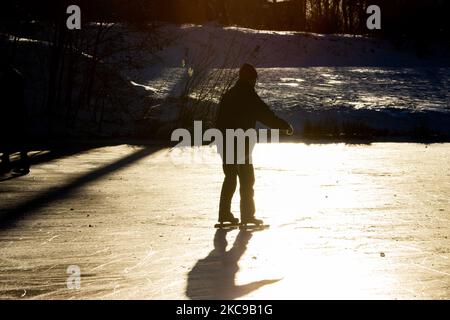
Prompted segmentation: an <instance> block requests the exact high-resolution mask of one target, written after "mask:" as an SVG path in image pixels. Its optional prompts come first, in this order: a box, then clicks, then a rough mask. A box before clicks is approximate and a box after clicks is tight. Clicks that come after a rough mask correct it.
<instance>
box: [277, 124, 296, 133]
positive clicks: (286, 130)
mask: <svg viewBox="0 0 450 320" xmlns="http://www.w3.org/2000/svg"><path fill="white" fill-rule="evenodd" d="M288 126H289V127H288V128H287V129H284V130H280V133H281V134H285V135H287V136H292V135H293V134H294V128H292V125H290V124H288Z"/></svg>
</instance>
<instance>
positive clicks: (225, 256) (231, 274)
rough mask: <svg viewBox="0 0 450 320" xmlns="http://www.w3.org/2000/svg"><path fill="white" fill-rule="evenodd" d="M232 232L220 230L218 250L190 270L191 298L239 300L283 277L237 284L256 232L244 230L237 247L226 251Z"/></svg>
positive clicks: (188, 287) (238, 238)
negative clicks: (242, 260) (237, 276)
mask: <svg viewBox="0 0 450 320" xmlns="http://www.w3.org/2000/svg"><path fill="white" fill-rule="evenodd" d="M229 231H230V230H221V229H219V230H217V231H216V234H215V236H214V249H213V250H212V251H211V252H210V253H209V254H208V256H207V257H206V258H204V259H201V260H199V261H198V262H197V263H196V264H195V266H194V267H193V268H192V270H191V271H190V272H189V273H188V282H187V287H186V295H187V296H188V297H189V298H190V299H215V300H222V299H225V300H231V299H236V298H239V297H242V296H244V295H247V294H249V293H250V292H252V291H255V290H257V289H259V288H261V287H263V286H265V285H268V284H272V283H275V282H277V281H279V280H280V279H271V280H260V281H255V282H251V283H247V284H244V285H236V283H235V277H236V274H237V272H238V271H239V266H238V263H239V260H240V259H241V257H242V255H243V254H244V253H245V251H246V249H247V244H248V243H249V241H250V239H251V238H252V233H251V232H250V231H240V232H239V234H238V235H237V237H236V240H235V241H234V244H233V247H232V248H231V249H230V250H229V251H226V248H227V244H228V242H227V239H226V236H227V233H228V232H229Z"/></svg>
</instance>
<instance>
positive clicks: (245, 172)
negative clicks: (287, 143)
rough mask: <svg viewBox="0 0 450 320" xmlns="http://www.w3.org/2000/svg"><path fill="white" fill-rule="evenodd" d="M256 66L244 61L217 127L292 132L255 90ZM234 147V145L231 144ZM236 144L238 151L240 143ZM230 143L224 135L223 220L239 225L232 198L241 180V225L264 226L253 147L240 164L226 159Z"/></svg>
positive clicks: (224, 132) (224, 131)
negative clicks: (261, 126) (258, 212)
mask: <svg viewBox="0 0 450 320" xmlns="http://www.w3.org/2000/svg"><path fill="white" fill-rule="evenodd" d="M257 78H258V74H257V71H256V69H255V68H254V67H253V66H252V65H249V64H244V65H243V66H242V67H241V69H240V70H239V79H238V81H237V82H236V84H235V85H234V86H233V87H232V88H231V89H230V90H229V91H228V92H226V93H225V94H224V96H223V97H222V100H221V102H220V105H219V110H218V115H217V119H216V127H217V129H219V130H220V131H221V132H222V135H223V136H224V137H225V136H226V129H235V130H236V129H243V130H244V131H246V130H248V129H255V126H256V122H257V121H259V122H261V123H263V124H264V125H266V126H268V127H270V128H273V129H280V130H283V131H285V132H286V133H288V134H292V132H293V129H292V126H291V125H290V124H289V123H287V122H286V121H284V120H282V119H280V118H278V117H277V116H276V115H275V114H274V113H273V112H272V111H271V110H270V108H269V106H268V105H267V104H266V103H264V102H263V101H262V100H261V98H260V97H259V96H258V94H257V93H256V92H255V85H256V79H257ZM228 147H230V146H228ZM233 147H234V150H235V151H236V145H234V146H231V148H233ZM226 150H229V149H227V143H226V139H225V138H224V144H223V153H222V154H221V155H222V168H223V172H224V174H225V178H224V181H223V185H222V191H221V194H220V205H219V223H225V222H228V223H231V224H238V223H239V220H238V219H237V218H235V217H234V215H233V214H232V213H231V200H232V198H233V194H234V192H235V190H236V186H237V179H238V178H239V185H240V196H241V201H240V211H241V224H243V225H245V224H255V225H262V224H263V221H262V220H259V219H256V218H255V202H254V199H253V197H254V191H253V185H254V183H255V174H254V169H253V164H252V163H251V161H249V159H250V158H251V152H252V146H246V148H245V163H244V164H239V163H238V162H237V161H236V152H235V153H234V158H235V160H234V161H233V162H232V163H229V161H226V158H227V157H226Z"/></svg>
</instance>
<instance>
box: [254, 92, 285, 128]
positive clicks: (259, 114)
mask: <svg viewBox="0 0 450 320" xmlns="http://www.w3.org/2000/svg"><path fill="white" fill-rule="evenodd" d="M253 100H254V101H255V109H256V118H257V120H258V121H259V122H261V123H263V124H264V125H266V126H268V127H270V128H272V129H280V130H292V127H291V125H290V124H289V123H288V122H286V121H285V120H283V119H281V118H279V117H277V116H276V115H275V113H274V112H273V111H272V110H270V107H269V106H268V105H267V104H266V103H265V102H264V101H262V99H261V98H260V97H259V96H258V95H257V94H256V92H255V93H254V97H253Z"/></svg>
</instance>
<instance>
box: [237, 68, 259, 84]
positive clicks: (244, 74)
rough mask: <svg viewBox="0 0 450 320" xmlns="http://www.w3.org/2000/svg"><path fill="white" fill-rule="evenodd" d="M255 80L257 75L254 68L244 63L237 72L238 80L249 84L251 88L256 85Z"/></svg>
mask: <svg viewBox="0 0 450 320" xmlns="http://www.w3.org/2000/svg"><path fill="white" fill-rule="evenodd" d="M256 79H258V73H257V72H256V69H255V67H254V66H252V65H251V64H248V63H244V64H243V65H242V67H241V69H240V70H239V80H241V81H244V82H247V83H249V84H250V85H251V86H252V87H254V86H255V85H256Z"/></svg>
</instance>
